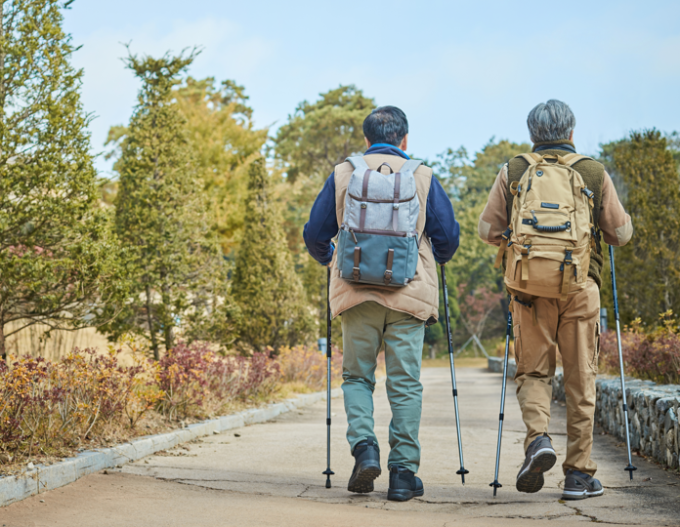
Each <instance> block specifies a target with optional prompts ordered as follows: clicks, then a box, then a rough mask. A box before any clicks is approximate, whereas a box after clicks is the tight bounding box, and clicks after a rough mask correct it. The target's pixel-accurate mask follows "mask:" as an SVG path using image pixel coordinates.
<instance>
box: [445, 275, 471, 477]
mask: <svg viewBox="0 0 680 527" xmlns="http://www.w3.org/2000/svg"><path fill="white" fill-rule="evenodd" d="M445 265H446V264H440V268H441V273H442V289H443V292H444V317H445V319H446V340H447V342H448V344H449V365H450V367H451V385H452V388H453V409H454V413H455V418H456V437H457V438H458V460H459V461H460V469H459V470H458V471H456V474H459V475H460V479H461V481H462V483H463V485H465V474H469V473H470V471H469V470H466V469H465V463H464V461H463V440H462V438H461V430H460V417H459V411H458V386H457V384H456V367H455V365H454V362H453V338H452V336H451V319H450V315H449V290H448V287H447V286H446V267H445Z"/></svg>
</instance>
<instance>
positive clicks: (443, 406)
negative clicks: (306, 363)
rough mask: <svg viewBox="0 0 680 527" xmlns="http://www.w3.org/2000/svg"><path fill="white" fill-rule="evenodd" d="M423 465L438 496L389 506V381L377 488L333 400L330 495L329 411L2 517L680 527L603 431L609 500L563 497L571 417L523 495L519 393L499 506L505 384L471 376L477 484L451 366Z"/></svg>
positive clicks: (662, 482) (54, 522) (652, 479)
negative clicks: (369, 487) (354, 473)
mask: <svg viewBox="0 0 680 527" xmlns="http://www.w3.org/2000/svg"><path fill="white" fill-rule="evenodd" d="M422 380H423V384H424V402H423V419H422V426H421V430H420V440H421V444H422V464H421V469H420V472H419V476H420V477H421V478H422V479H423V482H424V485H425V495H424V496H423V497H422V498H416V499H414V500H411V501H409V502H405V503H395V502H390V501H387V486H388V474H387V470H386V468H387V467H386V466H385V462H386V459H387V451H388V449H389V445H388V442H387V427H388V423H389V420H390V411H389V404H388V402H387V398H386V396H385V387H384V385H379V386H378V387H377V389H376V397H375V399H376V401H375V402H376V405H375V408H376V426H377V429H376V434H377V437H378V441H379V442H380V444H381V445H382V451H383V452H382V457H383V460H382V461H383V475H382V476H381V477H380V478H378V479H377V480H376V486H375V487H376V490H375V492H373V493H371V494H365V495H358V494H351V493H349V492H347V488H346V487H347V480H348V479H349V476H350V473H351V470H352V467H353V458H352V457H351V456H350V453H349V448H348V446H347V443H346V441H345V438H344V433H345V428H346V425H347V423H346V420H345V418H344V411H343V408H342V400H341V399H335V400H333V413H334V419H333V438H332V448H333V455H332V468H333V470H334V471H335V473H336V475H335V476H334V477H333V479H332V482H333V487H332V488H331V489H326V488H325V486H324V483H325V476H323V475H322V474H321V472H322V471H323V470H324V469H325V468H326V450H325V446H326V427H325V402H321V403H318V404H316V405H314V406H311V407H308V408H304V409H301V410H298V411H295V412H291V413H288V414H285V415H282V416H280V417H279V418H277V419H276V420H275V421H272V422H269V423H264V424H259V425H254V426H249V427H246V428H243V429H239V430H235V431H231V432H228V433H223V434H220V435H213V436H210V437H206V438H203V439H202V440H198V441H195V442H192V443H188V444H185V445H181V446H179V447H177V448H175V449H173V450H172V451H169V452H164V453H159V454H157V455H154V456H151V457H148V458H145V459H143V460H139V461H137V462H135V463H132V464H130V465H127V466H125V467H123V468H122V469H118V470H109V471H105V472H102V473H98V474H93V475H91V476H88V477H85V478H82V479H80V480H79V481H77V482H75V483H73V484H72V485H69V486H67V487H64V488H61V489H57V490H54V491H51V492H48V493H45V494H41V495H39V496H34V497H32V498H29V499H27V500H24V501H22V502H20V503H16V504H13V505H10V506H9V507H6V508H4V509H0V526H3V527H28V526H36V527H37V526H55V527H61V526H64V527H75V526H102V527H104V526H112V527H113V526H116V527H118V526H144V527H149V526H182V527H193V526H209V527H211V526H232V525H233V526H296V527H298V526H314V527H325V526H333V527H343V526H348V527H349V526H352V527H355V526H361V525H368V526H382V525H385V526H390V527H401V526H409V527H414V526H415V527H427V526H431V525H432V526H438V527H442V526H453V525H470V526H487V525H489V526H494V527H499V526H505V525H508V526H510V525H517V526H519V525H522V526H527V525H529V526H531V525H545V524H547V522H548V521H549V520H551V521H555V522H557V524H558V525H572V524H577V523H579V524H580V523H581V522H603V523H611V524H619V525H676V526H677V525H680V477H678V475H677V474H672V473H668V472H666V471H664V470H662V469H661V468H659V467H658V466H657V465H655V464H653V463H650V462H648V461H646V460H645V459H642V458H639V457H637V456H636V457H635V460H634V461H635V463H636V464H637V466H638V471H637V472H636V473H635V480H634V481H632V482H630V481H629V480H628V474H627V473H626V472H624V470H623V467H624V466H625V465H626V453H625V447H624V446H623V445H622V444H621V443H620V442H618V441H616V440H615V439H614V438H612V437H610V436H607V435H603V434H601V433H600V432H599V431H596V434H597V435H596V437H595V447H594V458H595V460H596V462H597V463H598V465H599V470H598V473H597V477H598V478H599V479H600V480H601V481H602V483H603V485H604V487H605V494H604V496H602V497H598V498H591V499H588V500H582V501H566V502H565V501H562V500H561V499H560V497H561V486H562V484H563V476H562V471H561V463H562V461H563V460H564V453H565V450H566V435H565V428H566V421H565V409H564V408H563V407H562V406H561V405H560V404H557V403H554V404H553V419H552V422H551V425H550V432H551V435H552V437H553V443H554V446H555V449H556V450H557V454H558V463H557V464H556V465H555V467H554V468H553V469H552V470H551V471H550V472H549V473H548V474H547V475H546V485H545V487H544V488H543V490H542V491H541V492H539V493H537V494H522V493H519V492H517V490H516V489H515V487H514V482H515V476H516V474H517V471H518V470H519V467H520V465H521V464H522V461H523V438H524V431H523V430H524V426H523V424H522V421H521V419H520V412H519V406H518V404H517V402H516V399H515V396H514V383H512V381H509V383H508V396H507V404H506V419H505V430H504V434H503V449H502V457H501V474H500V478H499V479H500V482H501V483H502V484H503V487H502V488H501V489H499V492H498V496H497V497H496V498H494V497H493V496H492V489H491V487H489V483H491V481H492V480H493V473H494V462H495V452H496V437H497V427H498V410H499V402H500V386H501V375H500V374H492V373H488V372H486V371H485V370H483V369H481V368H460V369H459V370H458V382H459V394H460V395H459V400H460V405H461V417H460V419H461V424H462V428H463V449H464V453H465V466H466V468H467V469H468V470H469V471H470V474H469V475H468V476H467V477H466V485H465V486H462V485H461V481H460V477H459V476H458V475H456V470H458V468H459V463H458V449H457V444H456V432H455V421H454V414H453V402H452V397H451V381H450V375H449V371H448V369H446V368H427V369H424V370H423V375H422Z"/></svg>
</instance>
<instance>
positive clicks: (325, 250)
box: [303, 144, 460, 265]
mask: <svg viewBox="0 0 680 527" xmlns="http://www.w3.org/2000/svg"><path fill="white" fill-rule="evenodd" d="M369 154H386V155H392V156H400V157H403V158H404V159H409V157H408V155H406V154H405V153H404V152H403V151H402V150H400V149H399V148H397V147H396V146H392V145H386V144H377V145H373V146H371V148H369V149H368V150H366V153H365V154H364V155H369ZM339 230H340V226H339V225H338V219H337V216H336V210H335V172H333V173H332V174H331V175H330V176H329V177H328V179H327V180H326V183H325V184H324V186H323V189H321V192H320V193H319V195H318V196H317V198H316V201H315V202H314V206H313V207H312V211H311V213H310V214H309V221H308V222H307V224H306V225H305V229H304V233H303V236H304V239H305V244H306V245H307V250H308V251H309V254H310V255H311V256H312V257H313V258H314V259H315V260H316V261H318V262H319V263H321V264H323V265H328V264H329V263H330V262H331V259H332V257H333V248H332V246H331V239H332V238H334V237H335V236H336V235H337V234H338V231H339ZM425 235H426V236H427V237H428V238H430V240H431V241H432V252H433V253H434V259H435V260H436V261H437V262H438V263H440V264H443V263H446V262H448V261H449V260H450V259H451V257H452V256H453V254H454V253H455V252H456V249H458V243H459V241H460V225H459V224H458V222H457V221H456V218H455V215H454V212H453V206H452V205H451V200H450V199H449V197H448V196H447V195H446V192H445V191H444V188H443V187H442V185H441V183H439V180H438V179H437V178H436V177H434V175H433V176H432V183H431V184H430V192H429V194H428V195H427V210H426V215H425Z"/></svg>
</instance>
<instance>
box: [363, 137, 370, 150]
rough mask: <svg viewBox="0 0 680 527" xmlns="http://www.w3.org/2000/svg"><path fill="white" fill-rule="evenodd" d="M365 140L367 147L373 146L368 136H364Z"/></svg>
mask: <svg viewBox="0 0 680 527" xmlns="http://www.w3.org/2000/svg"><path fill="white" fill-rule="evenodd" d="M364 141H366V148H367V149H368V148H371V142H370V141H369V140H368V138H367V137H364Z"/></svg>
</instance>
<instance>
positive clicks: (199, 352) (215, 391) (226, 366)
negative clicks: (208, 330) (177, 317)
mask: <svg viewBox="0 0 680 527" xmlns="http://www.w3.org/2000/svg"><path fill="white" fill-rule="evenodd" d="M278 376H279V366H278V364H276V362H275V361H274V360H273V358H272V356H271V353H270V352H269V351H267V352H263V353H255V354H254V355H253V356H252V357H242V356H227V357H223V356H220V355H218V354H217V353H215V352H214V351H212V350H211V349H210V347H209V346H208V345H207V344H205V343H201V342H196V343H193V344H186V343H183V342H181V343H179V344H178V345H177V346H176V347H175V348H174V349H173V350H171V351H169V352H168V353H167V354H166V355H165V356H164V357H163V358H161V360H160V361H158V369H157V370H156V373H155V382H156V383H157V385H158V388H159V389H160V390H161V391H162V393H163V398H162V399H161V400H160V401H159V403H158V410H159V411H160V412H161V413H162V414H163V415H165V416H167V417H169V418H171V419H174V418H177V417H188V416H196V417H202V416H206V415H211V414H213V413H215V412H217V411H219V410H221V409H222V408H223V407H224V406H226V405H228V404H229V403H230V402H232V401H234V400H241V401H248V400H252V399H255V398H258V397H262V396H266V395H268V394H270V393H271V392H272V391H273V390H274V388H275V384H276V381H277V380H278Z"/></svg>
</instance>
